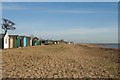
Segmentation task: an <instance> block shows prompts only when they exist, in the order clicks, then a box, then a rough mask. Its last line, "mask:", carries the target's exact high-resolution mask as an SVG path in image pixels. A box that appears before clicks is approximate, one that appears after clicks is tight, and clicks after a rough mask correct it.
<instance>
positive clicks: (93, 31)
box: [32, 27, 118, 35]
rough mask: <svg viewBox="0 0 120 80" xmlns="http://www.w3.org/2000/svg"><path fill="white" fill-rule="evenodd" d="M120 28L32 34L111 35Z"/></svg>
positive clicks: (47, 31)
mask: <svg viewBox="0 0 120 80" xmlns="http://www.w3.org/2000/svg"><path fill="white" fill-rule="evenodd" d="M117 31H118V28H116V27H110V28H109V27H108V28H73V29H65V30H51V31H50V30H46V31H45V30H44V31H43V30H42V31H34V32H32V33H33V34H35V35H38V34H42V35H92V34H109V33H116V34H117V33H118V32H117Z"/></svg>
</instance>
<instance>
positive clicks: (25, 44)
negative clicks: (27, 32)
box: [23, 37, 27, 47]
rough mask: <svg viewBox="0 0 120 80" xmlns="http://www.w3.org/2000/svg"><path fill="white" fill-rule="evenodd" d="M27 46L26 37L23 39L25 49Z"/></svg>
mask: <svg viewBox="0 0 120 80" xmlns="http://www.w3.org/2000/svg"><path fill="white" fill-rule="evenodd" d="M26 46H27V38H26V37H24V38H23V47H26Z"/></svg>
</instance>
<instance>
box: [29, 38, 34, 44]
mask: <svg viewBox="0 0 120 80" xmlns="http://www.w3.org/2000/svg"><path fill="white" fill-rule="evenodd" d="M32 40H33V39H32V38H30V46H32Z"/></svg>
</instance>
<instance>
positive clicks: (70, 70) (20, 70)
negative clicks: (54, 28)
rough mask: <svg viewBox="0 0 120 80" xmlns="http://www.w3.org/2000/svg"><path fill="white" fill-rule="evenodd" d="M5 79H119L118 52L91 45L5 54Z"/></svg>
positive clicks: (14, 51)
mask: <svg viewBox="0 0 120 80" xmlns="http://www.w3.org/2000/svg"><path fill="white" fill-rule="evenodd" d="M2 54H3V58H2V59H3V77H4V78H6V77H8V78H18V77H19V78H66V77H67V78H84V77H85V78H118V76H119V74H120V72H118V64H119V63H120V62H119V61H118V50H115V49H106V48H100V47H98V46H95V45H88V44H70V45H69V44H59V45H42V46H33V47H27V48H16V49H6V50H3V53H2Z"/></svg>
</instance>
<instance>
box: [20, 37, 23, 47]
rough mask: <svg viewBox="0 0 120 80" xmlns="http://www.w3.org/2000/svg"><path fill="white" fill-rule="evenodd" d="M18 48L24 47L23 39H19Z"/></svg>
mask: <svg viewBox="0 0 120 80" xmlns="http://www.w3.org/2000/svg"><path fill="white" fill-rule="evenodd" d="M20 46H21V47H24V38H23V37H21V38H20Z"/></svg>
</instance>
